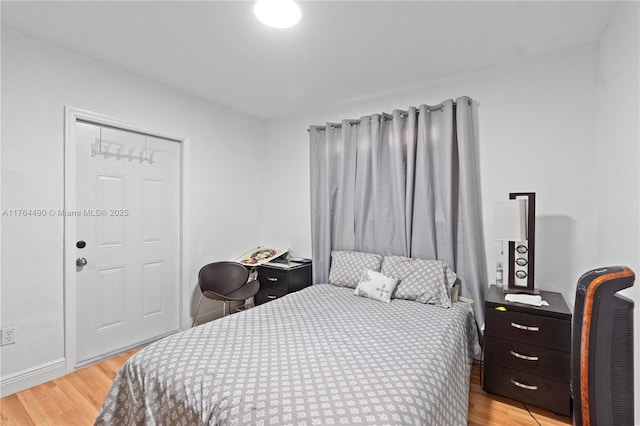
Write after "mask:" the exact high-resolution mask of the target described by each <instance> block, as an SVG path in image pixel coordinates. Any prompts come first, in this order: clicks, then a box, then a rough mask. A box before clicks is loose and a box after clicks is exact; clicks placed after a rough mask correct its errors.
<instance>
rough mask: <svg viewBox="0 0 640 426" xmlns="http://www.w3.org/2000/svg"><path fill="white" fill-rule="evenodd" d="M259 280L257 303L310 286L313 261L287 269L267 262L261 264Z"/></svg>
mask: <svg viewBox="0 0 640 426" xmlns="http://www.w3.org/2000/svg"><path fill="white" fill-rule="evenodd" d="M258 281H260V290H259V291H258V294H256V296H255V304H256V305H260V304H262V303H265V302H268V301H270V300H273V299H277V298H278V297H282V296H284V295H285V294H287V293H292V292H294V291H298V290H301V289H303V288H305V287H308V286H310V285H311V263H304V264H300V265H296V266H292V267H290V268H287V269H284V268H278V267H275V266H269V265H266V264H264V265H260V266H258Z"/></svg>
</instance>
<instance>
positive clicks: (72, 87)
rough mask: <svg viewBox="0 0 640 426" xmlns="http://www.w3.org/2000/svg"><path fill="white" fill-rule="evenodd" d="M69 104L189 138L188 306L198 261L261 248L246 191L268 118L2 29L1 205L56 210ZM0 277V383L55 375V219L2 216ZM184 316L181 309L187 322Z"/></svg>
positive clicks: (58, 355)
mask: <svg viewBox="0 0 640 426" xmlns="http://www.w3.org/2000/svg"><path fill="white" fill-rule="evenodd" d="M141 54H143V52H141ZM65 105H69V106H73V107H77V108H82V109H86V110H90V111H94V112H99V113H103V114H106V115H109V116H113V117H117V118H120V119H123V120H125V121H127V122H130V123H133V124H136V125H138V126H140V127H142V128H146V129H151V130H157V131H159V132H163V133H165V134H170V135H175V136H179V137H187V138H189V142H188V144H189V146H188V152H187V157H186V159H185V161H186V176H185V179H186V185H187V187H188V192H187V193H186V200H185V206H186V208H185V211H184V213H185V219H186V221H187V223H188V229H187V232H186V235H185V245H186V246H187V247H188V249H189V252H188V258H187V259H186V263H185V265H184V266H185V268H186V270H187V273H188V282H187V283H185V287H186V288H185V296H186V298H185V305H188V304H191V303H192V302H193V300H197V299H196V297H197V296H196V295H199V291H198V292H196V289H195V286H196V282H197V278H196V277H197V272H198V270H199V268H200V267H201V266H202V265H204V264H206V263H208V262H211V261H214V260H226V259H231V258H234V257H236V256H238V255H240V254H241V253H242V252H244V251H245V250H247V249H249V248H251V247H253V246H254V245H255V244H256V243H257V237H256V236H257V235H259V229H260V224H259V223H258V222H257V221H255V220H254V219H255V212H256V211H259V207H260V206H259V199H256V198H255V197H253V195H255V192H254V191H250V190H248V189H250V188H252V187H253V186H254V185H255V183H256V182H258V181H259V179H260V178H261V177H262V176H264V174H263V172H262V170H261V169H260V158H261V155H260V154H259V152H257V151H256V150H259V149H261V146H262V144H261V143H260V142H261V140H262V138H263V134H264V130H265V125H264V122H262V121H260V120H257V119H253V118H249V117H246V116H243V115H241V114H237V113H234V112H232V111H229V110H226V109H223V108H221V107H218V106H215V105H212V104H210V103H208V102H206V101H204V100H202V99H200V98H197V97H194V96H190V95H186V94H184V93H183V92H180V91H178V90H174V89H173V88H170V87H167V86H163V85H160V84H157V83H155V82H152V81H150V80H147V79H145V78H143V77H140V76H137V75H134V74H131V73H128V72H125V71H123V70H120V69H118V68H114V67H111V66H109V65H105V64H103V63H101V62H98V61H95V60H93V59H90V58H87V57H84V56H82V55H79V54H76V53H74V52H71V51H69V50H66V49H63V48H59V47H56V46H54V45H52V44H48V43H47V42H44V41H41V40H38V39H35V38H31V37H29V36H26V35H22V34H20V33H17V32H14V31H10V30H5V29H3V31H2V182H1V184H2V191H1V193H2V208H3V209H17V208H24V209H30V208H31V209H56V210H57V209H62V208H63V206H64V204H63V202H64V199H63V194H64V192H63V189H64V186H63V185H64V181H63V178H64V175H63V173H64V168H63V164H64V153H63V146H64V145H63V142H64V139H63V137H64V136H63V124H64V106H65ZM72 243H73V242H72ZM1 278H2V285H1V290H2V302H1V306H2V313H1V315H2V316H1V322H2V325H3V326H6V325H11V324H13V325H15V326H16V335H17V343H16V344H14V345H9V346H4V347H2V348H1V352H0V356H1V357H2V366H1V370H0V374H1V376H2V379H3V383H6V382H5V379H7V378H8V377H9V378H12V377H14V376H15V375H18V376H29V374H30V373H34V374H35V373H38V372H41V373H43V374H44V375H41V376H39V377H45V376H46V375H47V374H50V375H55V374H57V371H53V370H52V365H58V364H59V361H60V360H62V361H64V356H65V354H64V334H63V332H64V322H63V320H64V312H63V291H64V287H63V286H64V282H63V218H61V217H43V218H33V217H3V218H2V277H1ZM203 305H204V304H203ZM215 306H216V305H214V304H213V303H210V304H209V305H207V306H204V308H205V309H212V308H213V307H215ZM191 309H193V308H191ZM190 314H192V312H190V308H189V306H185V317H188V316H189V315H190ZM184 320H185V321H187V319H186V318H184ZM56 363H58V364H56ZM47 372H48V373H47ZM36 375H37V374H36ZM5 391H6V389H5Z"/></svg>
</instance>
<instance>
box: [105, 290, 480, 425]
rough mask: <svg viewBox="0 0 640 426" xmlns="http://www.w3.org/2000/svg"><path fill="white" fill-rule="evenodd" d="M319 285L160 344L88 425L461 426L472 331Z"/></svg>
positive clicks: (421, 311)
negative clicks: (385, 425)
mask: <svg viewBox="0 0 640 426" xmlns="http://www.w3.org/2000/svg"><path fill="white" fill-rule="evenodd" d="M352 292H353V290H352V289H345V288H340V287H334V286H331V285H328V284H318V285H313V286H311V287H308V288H306V289H304V290H301V291H299V292H296V293H292V294H289V295H287V296H285V297H282V298H280V299H276V300H274V301H272V302H269V303H266V304H264V305H260V306H257V307H255V308H253V309H250V310H248V311H245V312H243V313H238V314H234V315H230V316H227V317H225V318H221V319H219V320H216V321H213V322H210V323H207V324H204V325H201V326H198V327H195V328H192V329H190V330H186V331H184V332H181V333H177V334H175V335H172V336H169V337H166V338H164V339H162V340H159V341H157V342H155V343H153V344H151V345H149V346H148V347H146V348H145V349H143V350H142V351H140V352H138V353H137V354H135V355H134V356H133V357H131V358H130V359H129V360H128V361H127V363H126V364H125V365H124V366H123V367H122V369H121V370H120V372H119V373H118V375H117V377H116V379H115V381H114V383H113V387H112V388H111V391H110V392H109V395H108V396H107V399H106V401H105V403H104V406H103V407H102V411H101V412H100V414H99V416H98V418H97V420H96V424H97V425H241V424H251V425H289V424H291V425H327V424H333V425H340V424H343V425H345V424H346V425H357V424H367V425H370V424H375V425H383V424H393V425H397V424H406V425H466V424H467V411H468V397H469V376H470V368H471V361H472V357H473V351H474V348H475V347H477V334H476V329H475V321H474V320H473V317H472V316H471V313H470V312H469V311H468V310H466V309H465V308H464V307H461V306H454V307H453V308H450V309H444V308H440V307H437V306H431V305H423V304H420V303H417V302H411V301H405V300H398V299H394V300H392V302H391V303H388V304H387V303H382V302H378V301H375V300H371V299H366V298H363V297H358V296H354V295H353V294H352Z"/></svg>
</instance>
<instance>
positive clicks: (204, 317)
mask: <svg viewBox="0 0 640 426" xmlns="http://www.w3.org/2000/svg"><path fill="white" fill-rule="evenodd" d="M242 305H243V303H242V302H231V309H234V308H236V307H238V306H242ZM223 313H224V312H223V308H222V306H220V307H219V308H218V307H216V308H214V309H212V310H210V311H208V312H203V313H201V314H200V315H198V318H197V319H196V325H200V324H204V323H205V322H209V321H213V320H216V319H218V318H222V315H223ZM192 322H193V317H189V319H188V323H187V327H186V328H191V324H192Z"/></svg>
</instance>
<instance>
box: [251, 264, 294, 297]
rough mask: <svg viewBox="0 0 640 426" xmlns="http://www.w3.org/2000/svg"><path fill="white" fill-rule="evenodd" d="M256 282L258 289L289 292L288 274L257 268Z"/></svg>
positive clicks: (276, 270)
mask: <svg viewBox="0 0 640 426" xmlns="http://www.w3.org/2000/svg"><path fill="white" fill-rule="evenodd" d="M258 281H260V287H263V288H264V287H268V288H271V289H273V290H279V291H284V292H285V293H286V292H287V291H289V272H288V271H286V270H278V269H273V268H258Z"/></svg>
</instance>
